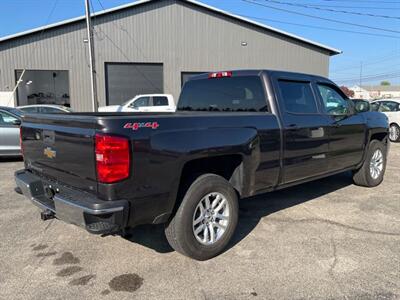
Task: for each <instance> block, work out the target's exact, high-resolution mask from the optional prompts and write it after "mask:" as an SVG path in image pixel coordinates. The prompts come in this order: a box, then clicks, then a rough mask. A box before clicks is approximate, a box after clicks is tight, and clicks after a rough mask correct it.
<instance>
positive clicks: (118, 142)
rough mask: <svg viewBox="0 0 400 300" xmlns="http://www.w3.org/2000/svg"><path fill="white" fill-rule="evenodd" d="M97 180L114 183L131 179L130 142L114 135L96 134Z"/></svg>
mask: <svg viewBox="0 0 400 300" xmlns="http://www.w3.org/2000/svg"><path fill="white" fill-rule="evenodd" d="M95 153H96V169H97V179H98V181H99V182H103V183H113V182H117V181H121V180H123V179H126V178H128V177H129V173H130V160H131V159H130V149H129V140H128V139H127V138H123V137H117V136H112V135H102V134H96V137H95Z"/></svg>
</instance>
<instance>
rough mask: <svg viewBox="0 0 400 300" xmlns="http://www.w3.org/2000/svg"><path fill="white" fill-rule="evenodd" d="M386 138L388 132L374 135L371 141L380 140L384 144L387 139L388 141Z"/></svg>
mask: <svg viewBox="0 0 400 300" xmlns="http://www.w3.org/2000/svg"><path fill="white" fill-rule="evenodd" d="M386 137H387V133H386V132H378V133H374V134H373V135H372V136H371V141H372V140H378V141H381V142H384V141H385V139H386Z"/></svg>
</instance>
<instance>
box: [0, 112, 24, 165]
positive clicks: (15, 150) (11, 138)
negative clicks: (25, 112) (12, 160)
mask: <svg viewBox="0 0 400 300" xmlns="http://www.w3.org/2000/svg"><path fill="white" fill-rule="evenodd" d="M21 116H22V111H20V110H19V109H16V108H14V107H5V106H0V157H1V156H19V155H21V147H20V143H19V126H20V125H21Z"/></svg>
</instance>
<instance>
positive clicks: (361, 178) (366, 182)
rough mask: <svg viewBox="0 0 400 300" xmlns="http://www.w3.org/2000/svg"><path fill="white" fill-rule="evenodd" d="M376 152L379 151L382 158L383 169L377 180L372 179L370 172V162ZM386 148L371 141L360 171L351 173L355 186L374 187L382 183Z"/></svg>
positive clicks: (375, 141) (377, 142)
mask: <svg viewBox="0 0 400 300" xmlns="http://www.w3.org/2000/svg"><path fill="white" fill-rule="evenodd" d="M377 150H380V151H381V153H382V156H383V168H382V171H381V172H380V174H379V176H378V177H377V178H373V176H372V174H371V170H370V163H371V160H372V158H373V156H374V154H375V152H376V151H377ZM386 155H387V149H386V146H385V145H384V144H383V143H382V142H380V141H377V140H372V141H371V142H370V144H369V147H368V151H367V155H366V158H365V161H364V163H363V165H362V166H361V168H360V169H358V170H356V171H354V172H353V181H354V183H355V184H356V185H360V186H366V187H374V186H377V185H379V184H380V183H381V182H382V181H383V177H384V175H385V170H386Z"/></svg>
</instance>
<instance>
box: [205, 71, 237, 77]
mask: <svg viewBox="0 0 400 300" xmlns="http://www.w3.org/2000/svg"><path fill="white" fill-rule="evenodd" d="M223 77H232V72H231V71H225V72H214V73H210V74H208V78H210V79H211V78H223Z"/></svg>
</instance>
